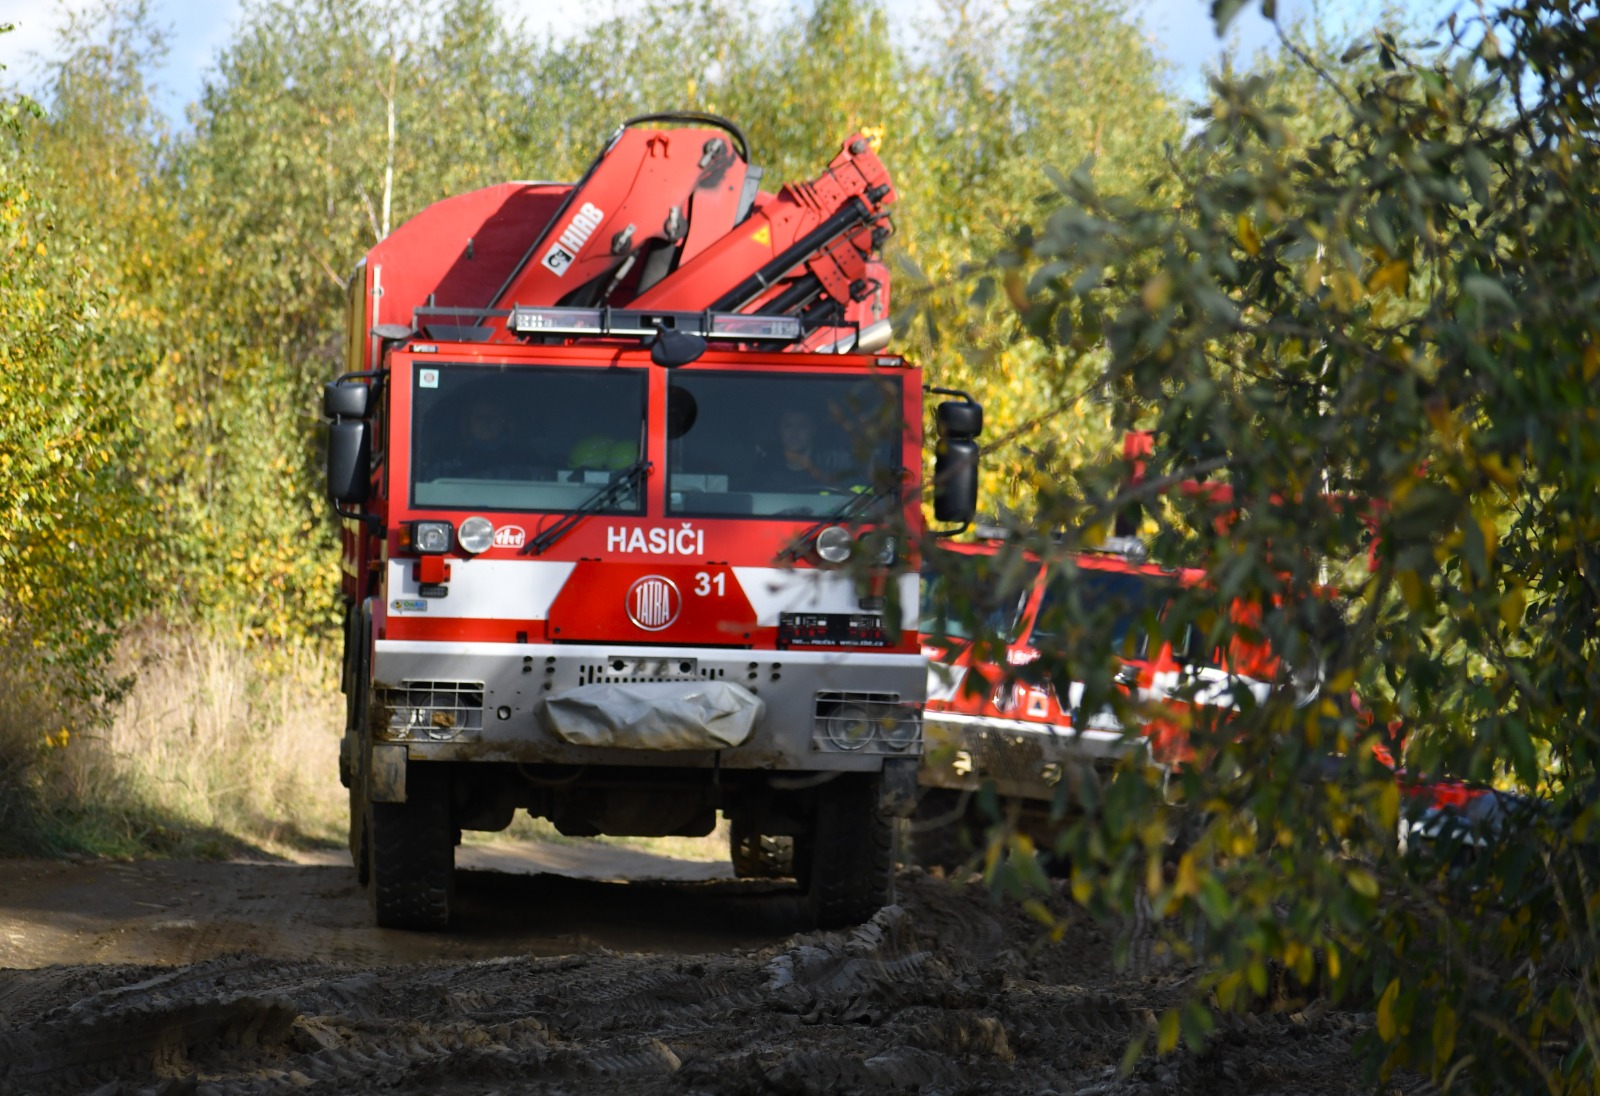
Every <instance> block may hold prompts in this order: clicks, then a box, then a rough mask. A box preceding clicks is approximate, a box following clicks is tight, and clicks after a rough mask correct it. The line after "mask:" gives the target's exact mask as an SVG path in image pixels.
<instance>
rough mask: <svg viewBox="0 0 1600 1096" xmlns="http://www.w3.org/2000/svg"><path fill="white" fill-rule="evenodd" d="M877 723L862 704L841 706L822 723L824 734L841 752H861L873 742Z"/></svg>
mask: <svg viewBox="0 0 1600 1096" xmlns="http://www.w3.org/2000/svg"><path fill="white" fill-rule="evenodd" d="M875 722H876V721H875V720H874V719H873V716H872V713H871V712H870V711H868V710H867V708H866V706H865V705H862V704H840V705H839V706H838V707H836V708H834V709H833V711H831V712H829V713H828V715H827V717H826V718H825V719H824V720H823V721H822V733H823V734H825V735H827V737H828V741H829V742H831V743H832V744H833V745H834V746H835V747H837V748H838V749H841V750H859V749H861V747H863V746H865V745H866V744H867V743H868V742H871V741H872V735H873V732H874V731H875V730H876V729H877V728H876V727H875V726H874V723H875Z"/></svg>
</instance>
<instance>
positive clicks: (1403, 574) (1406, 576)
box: [1394, 570, 1422, 611]
mask: <svg viewBox="0 0 1600 1096" xmlns="http://www.w3.org/2000/svg"><path fill="white" fill-rule="evenodd" d="M1394 577H1395V580H1396V581H1397V582H1399V583H1400V596H1401V597H1403V598H1405V601H1406V608H1407V609H1411V610H1413V611H1414V610H1417V609H1420V608H1422V579H1421V578H1420V577H1419V576H1418V575H1417V573H1416V572H1415V571H1412V570H1401V571H1396V572H1395V576H1394Z"/></svg>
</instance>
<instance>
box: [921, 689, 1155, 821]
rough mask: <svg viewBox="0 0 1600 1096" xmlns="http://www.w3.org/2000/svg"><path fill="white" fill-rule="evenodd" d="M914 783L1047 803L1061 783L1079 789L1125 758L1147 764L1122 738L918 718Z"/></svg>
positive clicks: (1018, 723) (1110, 733)
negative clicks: (920, 733)
mask: <svg viewBox="0 0 1600 1096" xmlns="http://www.w3.org/2000/svg"><path fill="white" fill-rule="evenodd" d="M924 735H925V737H924V751H925V756H924V758H923V764H922V770H921V773H920V774H919V777H918V779H919V781H920V783H922V784H923V785H924V786H926V787H933V788H947V789H950V790H953V791H976V790H977V789H978V788H979V787H981V786H982V785H983V784H985V783H988V784H992V785H993V786H994V789H995V792H996V793H997V794H999V795H1002V796H1007V797H1011V798H1018V799H1032V800H1039V801H1042V802H1050V801H1051V800H1052V799H1054V797H1055V794H1056V788H1057V787H1058V786H1059V785H1060V784H1061V783H1062V782H1063V781H1065V782H1067V784H1068V786H1069V787H1077V786H1078V785H1079V782H1080V781H1081V780H1082V779H1083V778H1084V777H1085V776H1089V775H1094V776H1096V777H1097V778H1098V777H1101V776H1103V775H1105V774H1107V773H1109V772H1110V771H1111V770H1112V769H1113V768H1115V767H1116V765H1117V764H1118V763H1119V762H1120V761H1121V760H1122V759H1123V758H1126V757H1129V756H1148V750H1146V748H1145V746H1144V743H1143V742H1142V740H1140V739H1138V738H1131V739H1130V738H1129V737H1128V736H1127V735H1126V734H1125V733H1124V732H1123V731H1121V730H1109V729H1097V728H1092V727H1086V728H1082V729H1079V728H1076V727H1071V726H1057V725H1055V724H1052V723H1034V722H1029V721H1027V720H1021V719H1002V718H997V717H991V716H981V715H966V714H963V713H961V712H945V711H929V712H927V713H926V715H925V716H924Z"/></svg>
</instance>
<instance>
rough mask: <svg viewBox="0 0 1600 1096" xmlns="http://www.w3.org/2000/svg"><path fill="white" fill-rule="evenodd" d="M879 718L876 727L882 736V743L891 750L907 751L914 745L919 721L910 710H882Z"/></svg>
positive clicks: (919, 724)
mask: <svg viewBox="0 0 1600 1096" xmlns="http://www.w3.org/2000/svg"><path fill="white" fill-rule="evenodd" d="M880 710H881V712H882V715H881V716H880V717H879V721H878V726H879V730H880V732H881V733H882V735H883V743H884V745H886V746H888V747H889V748H890V749H891V750H907V749H910V748H911V747H912V746H914V745H915V744H916V741H917V730H918V728H919V727H920V726H921V721H920V720H919V719H918V718H917V716H916V713H915V712H914V711H913V710H912V709H910V708H905V709H895V708H883V709H880Z"/></svg>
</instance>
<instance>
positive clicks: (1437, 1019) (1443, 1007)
mask: <svg viewBox="0 0 1600 1096" xmlns="http://www.w3.org/2000/svg"><path fill="white" fill-rule="evenodd" d="M1455 1049H1456V1010H1455V1009H1453V1008H1451V1007H1450V1004H1449V1002H1447V1001H1440V1002H1439V1005H1438V1008H1436V1009H1435V1010H1434V1013H1433V1060H1434V1062H1435V1063H1436V1064H1438V1065H1441V1066H1442V1065H1444V1064H1445V1063H1446V1062H1448V1061H1449V1060H1450V1055H1452V1054H1454V1053H1455Z"/></svg>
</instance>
